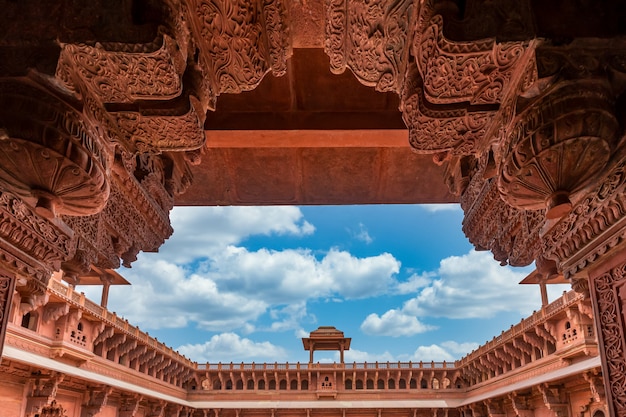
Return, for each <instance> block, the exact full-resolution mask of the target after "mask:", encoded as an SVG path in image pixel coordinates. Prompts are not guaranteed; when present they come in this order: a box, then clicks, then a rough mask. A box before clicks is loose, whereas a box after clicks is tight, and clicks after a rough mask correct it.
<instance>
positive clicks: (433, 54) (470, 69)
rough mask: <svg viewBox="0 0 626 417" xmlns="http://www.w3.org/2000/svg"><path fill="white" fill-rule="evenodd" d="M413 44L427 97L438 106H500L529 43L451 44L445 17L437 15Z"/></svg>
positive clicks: (475, 42)
mask: <svg viewBox="0 0 626 417" xmlns="http://www.w3.org/2000/svg"><path fill="white" fill-rule="evenodd" d="M419 40H420V42H421V43H420V44H419V45H414V47H413V49H414V50H413V54H414V55H415V56H416V61H417V64H418V67H419V69H420V73H421V75H422V79H423V85H424V95H425V96H426V98H427V100H428V101H429V102H431V103H435V104H446V103H459V102H465V101H466V102H469V103H470V104H494V103H500V102H502V100H503V96H504V94H505V92H506V90H507V88H508V87H509V84H510V80H511V78H512V76H513V72H514V71H515V70H516V69H517V67H518V66H519V63H520V62H521V61H522V60H521V58H522V57H523V56H524V52H525V48H526V47H527V45H526V44H524V43H521V42H506V43H496V42H495V39H486V40H482V41H474V42H450V41H448V40H447V39H446V38H445V37H444V36H443V18H442V17H441V15H436V16H434V17H433V18H432V20H431V22H430V25H429V26H428V27H427V28H426V30H425V31H424V33H423V34H422V36H421V37H420V38H419Z"/></svg>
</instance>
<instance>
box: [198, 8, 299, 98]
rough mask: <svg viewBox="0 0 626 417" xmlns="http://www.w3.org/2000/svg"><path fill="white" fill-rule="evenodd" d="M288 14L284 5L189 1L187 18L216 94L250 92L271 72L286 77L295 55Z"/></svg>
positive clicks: (205, 70) (208, 81) (207, 77)
mask: <svg viewBox="0 0 626 417" xmlns="http://www.w3.org/2000/svg"><path fill="white" fill-rule="evenodd" d="M287 9H288V8H287V3H286V2H283V1H280V0H264V1H252V2H249V1H235V2H231V1H225V0H189V1H188V10H187V14H188V15H187V16H186V17H187V19H188V21H190V22H191V23H192V33H193V35H194V39H195V41H196V42H197V43H198V44H199V45H201V46H200V47H199V49H198V50H199V52H200V53H199V56H198V64H199V66H200V68H201V71H202V73H203V74H202V75H203V77H204V78H205V82H206V83H207V84H208V85H207V87H208V89H210V90H211V91H212V92H213V94H214V95H219V94H221V93H240V92H242V91H248V90H252V89H253V88H255V87H256V86H257V85H258V84H259V83H260V82H261V80H262V79H263V76H264V75H265V74H266V73H267V72H269V71H270V70H271V71H272V72H273V74H274V75H275V76H280V75H283V74H284V73H285V71H286V68H287V63H286V61H287V58H289V57H290V56H291V38H290V34H289V29H288V27H289V23H288V10H287ZM210 101H214V98H213V99H211V100H210Z"/></svg>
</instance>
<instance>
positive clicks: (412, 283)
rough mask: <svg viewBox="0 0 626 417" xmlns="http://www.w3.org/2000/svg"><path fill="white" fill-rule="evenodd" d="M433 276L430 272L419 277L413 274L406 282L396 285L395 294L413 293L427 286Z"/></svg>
mask: <svg viewBox="0 0 626 417" xmlns="http://www.w3.org/2000/svg"><path fill="white" fill-rule="evenodd" d="M435 276H436V275H435V274H434V273H432V272H425V273H423V274H421V275H418V274H413V275H411V276H410V277H409V278H408V279H407V280H406V281H402V282H399V283H398V285H397V287H396V292H397V293H398V294H411V293H415V292H417V290H418V289H420V288H424V287H426V286H428V284H430V283H431V281H432V279H433V278H434V277H435Z"/></svg>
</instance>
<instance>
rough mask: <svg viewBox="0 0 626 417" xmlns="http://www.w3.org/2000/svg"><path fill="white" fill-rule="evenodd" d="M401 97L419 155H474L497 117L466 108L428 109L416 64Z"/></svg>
mask: <svg viewBox="0 0 626 417" xmlns="http://www.w3.org/2000/svg"><path fill="white" fill-rule="evenodd" d="M401 97H402V99H401V104H400V110H401V111H402V117H403V119H404V122H405V124H406V125H407V127H408V129H409V143H410V144H411V146H412V148H413V150H414V151H416V152H418V153H438V152H449V153H450V154H452V155H471V154H474V153H476V152H477V149H478V148H479V147H480V145H482V142H483V139H484V137H485V133H486V131H487V128H488V127H489V125H490V122H491V121H492V120H493V118H494V116H495V111H493V109H485V108H479V109H475V111H473V109H471V108H466V107H465V106H437V105H429V103H428V102H427V100H426V99H425V98H424V87H423V82H422V79H421V77H420V75H419V72H418V70H417V68H416V66H415V65H414V64H411V65H409V69H408V73H407V76H406V78H405V83H404V87H403V91H402V96H401Z"/></svg>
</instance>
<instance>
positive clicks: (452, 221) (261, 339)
mask: <svg viewBox="0 0 626 417" xmlns="http://www.w3.org/2000/svg"><path fill="white" fill-rule="evenodd" d="M171 219H172V226H173V227H174V234H173V235H172V237H171V238H170V239H168V240H167V241H166V243H165V244H164V245H163V246H162V248H161V249H160V251H159V253H147V254H144V253H142V254H140V256H139V259H138V261H137V262H135V263H134V264H133V267H132V268H131V269H125V268H122V269H120V271H119V272H120V273H121V274H122V275H124V276H125V277H126V278H127V279H128V280H129V281H130V282H131V283H132V286H131V287H114V288H112V289H111V293H110V298H109V309H110V310H112V311H115V312H117V314H118V315H121V316H124V317H125V318H127V319H128V320H129V321H130V322H131V323H133V324H135V325H137V326H139V327H140V328H141V329H142V330H144V331H147V332H149V333H150V335H152V336H155V337H157V338H158V339H159V340H160V341H162V342H165V343H166V344H167V345H169V346H172V347H174V348H176V349H178V350H179V351H180V352H181V353H183V354H185V355H186V356H187V357H189V358H191V359H192V360H195V361H198V362H205V361H209V362H220V361H221V362H230V361H232V362H257V363H259V362H275V361H276V362H298V361H300V362H307V361H308V358H309V356H308V355H309V354H308V352H305V351H304V350H303V348H302V342H301V340H300V339H301V338H302V337H306V336H307V335H308V333H309V332H311V331H313V330H315V329H316V328H317V327H319V326H335V327H336V328H338V329H340V330H342V331H343V332H344V333H345V335H346V337H351V338H352V346H351V349H350V351H348V352H346V355H345V359H346V361H349V362H352V361H357V362H364V361H368V362H373V361H409V360H412V361H419V360H424V361H430V360H435V361H441V360H454V359H459V358H461V357H462V356H463V355H465V354H466V353H468V352H470V351H471V350H472V349H474V348H476V347H477V346H479V345H480V344H483V343H484V342H486V341H487V340H490V339H491V338H492V337H494V336H496V335H498V334H500V332H501V331H502V330H504V329H508V328H509V327H510V326H511V325H512V324H516V323H517V322H519V321H520V320H521V319H522V318H523V317H526V316H528V315H529V314H531V313H532V311H533V310H536V309H539V308H540V306H541V299H540V294H539V289H538V287H537V286H534V285H518V282H519V281H521V280H522V279H523V278H524V277H525V276H526V275H527V274H528V273H529V272H530V271H531V270H532V266H530V267H527V268H510V267H501V266H500V265H499V263H498V262H496V261H494V260H493V257H492V255H491V254H490V253H489V252H476V251H474V250H473V248H472V245H471V244H470V243H469V241H468V240H467V238H466V237H465V236H464V235H463V233H462V230H461V223H462V220H463V213H462V211H461V209H460V208H459V206H458V205H378V206H305V207H290V206H279V207H176V208H175V209H174V210H173V211H172V213H171ZM78 289H79V290H80V291H85V293H86V294H87V295H88V296H89V297H91V298H93V299H96V300H98V299H99V292H98V291H97V290H96V289H95V288H89V287H80V286H79V287H78ZM567 289H568V288H567V287H566V286H553V287H552V288H550V292H549V294H550V300H553V299H554V298H555V297H557V296H558V295H560V294H561V293H562V291H563V290H567ZM315 360H316V361H317V360H319V361H333V360H338V355H334V354H333V353H332V352H317V353H316V356H315Z"/></svg>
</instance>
